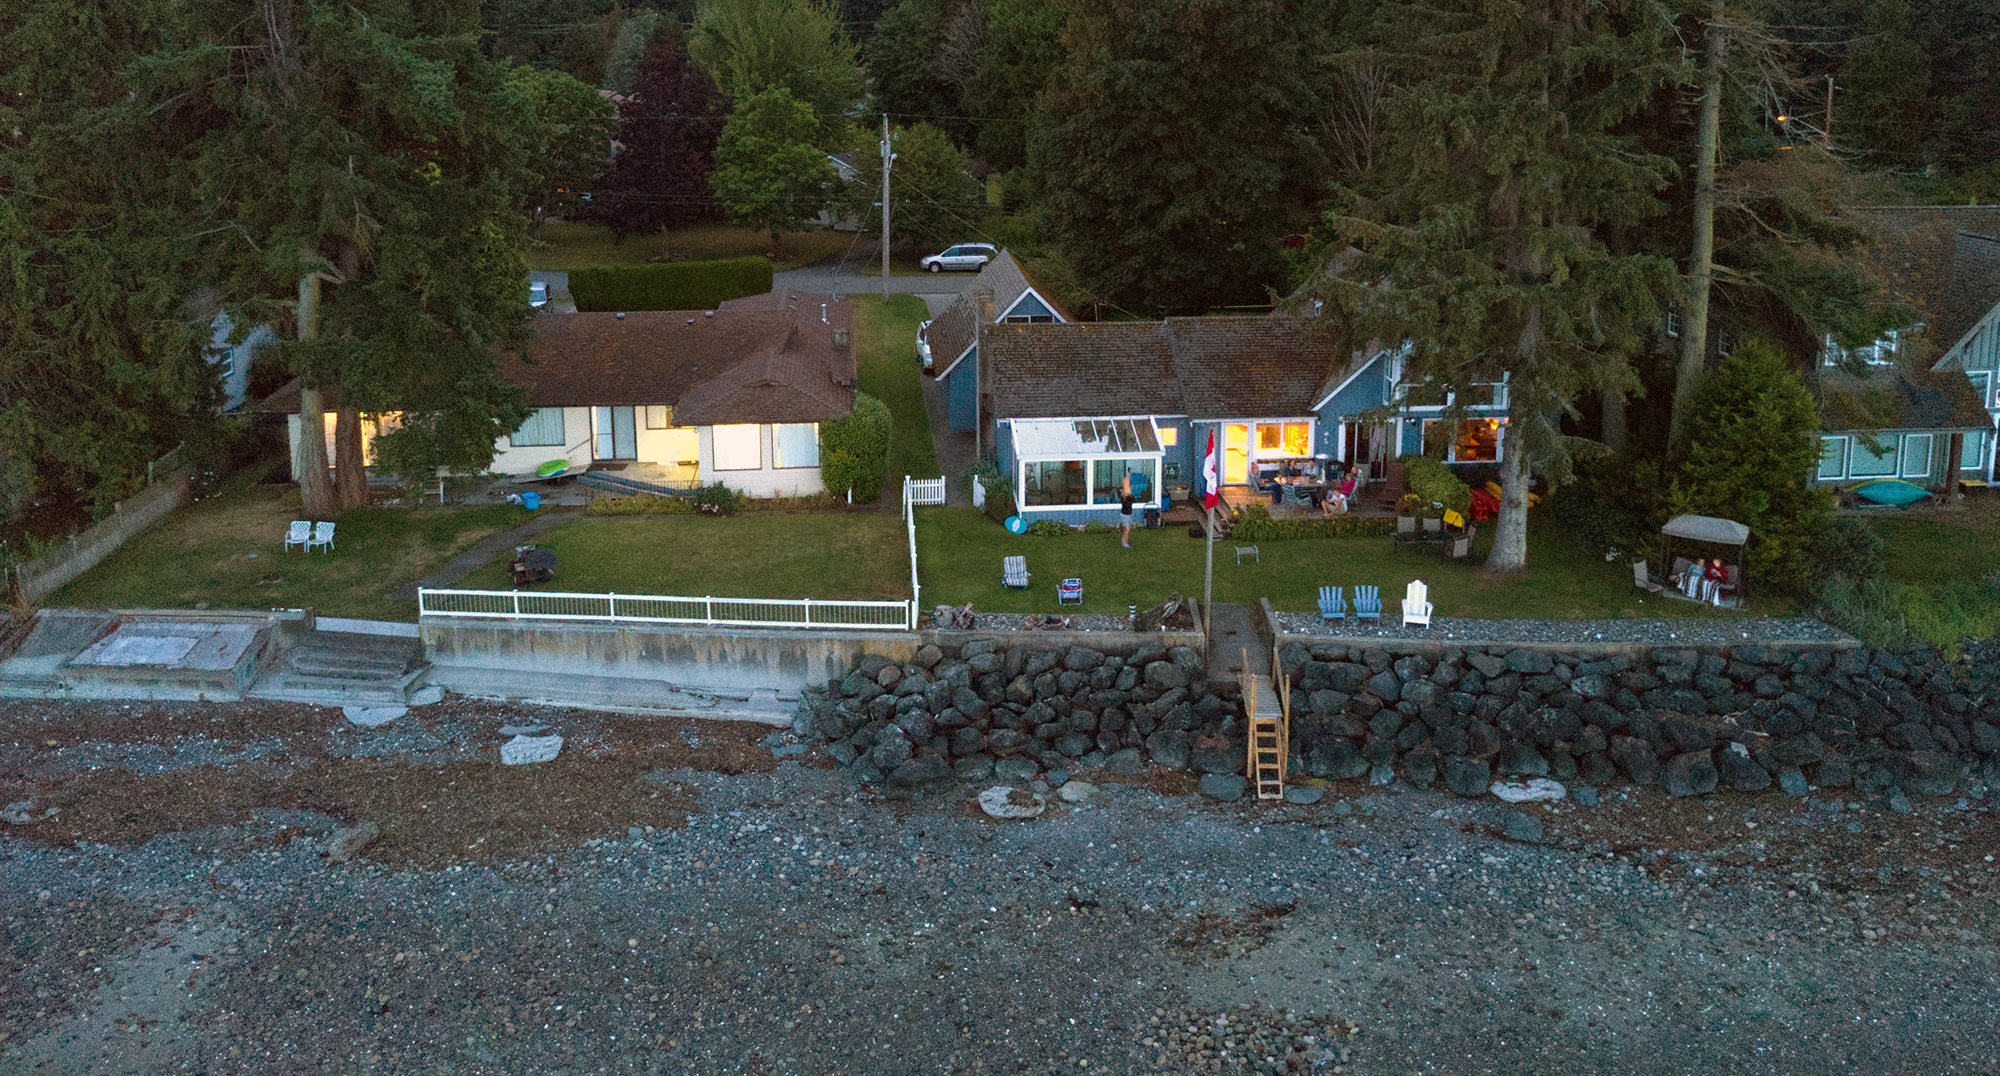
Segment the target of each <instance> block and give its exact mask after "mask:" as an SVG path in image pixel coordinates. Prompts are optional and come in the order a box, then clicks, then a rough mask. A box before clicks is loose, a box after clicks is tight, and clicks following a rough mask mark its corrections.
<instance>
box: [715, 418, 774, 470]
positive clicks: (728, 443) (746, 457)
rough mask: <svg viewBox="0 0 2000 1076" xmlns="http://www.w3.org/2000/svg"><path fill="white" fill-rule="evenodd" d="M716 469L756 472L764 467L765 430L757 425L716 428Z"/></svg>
mask: <svg viewBox="0 0 2000 1076" xmlns="http://www.w3.org/2000/svg"><path fill="white" fill-rule="evenodd" d="M712 429H713V430H714V431H715V434H714V436H715V469H716V470H718V471H755V470H757V469H759V468H761V467H763V466H764V453H763V448H764V444H763V442H764V438H763V437H762V434H763V431H764V428H763V427H762V426H759V425H757V424H755V423H750V424H747V425H737V426H715V427H712Z"/></svg>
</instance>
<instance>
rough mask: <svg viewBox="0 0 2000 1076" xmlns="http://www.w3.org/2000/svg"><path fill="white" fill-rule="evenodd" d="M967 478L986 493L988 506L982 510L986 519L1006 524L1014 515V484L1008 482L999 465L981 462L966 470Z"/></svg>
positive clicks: (985, 461)
mask: <svg viewBox="0 0 2000 1076" xmlns="http://www.w3.org/2000/svg"><path fill="white" fill-rule="evenodd" d="M965 477H966V480H967V481H968V482H972V483H974V484H976V485H978V486H979V487H980V488H982V489H983V490H985V491H986V504H985V505H984V506H983V507H982V508H981V509H980V511H982V512H985V513H986V518H988V519H990V520H992V521H993V522H995V523H1004V522H1006V521H1007V517H1008V516H1011V515H1013V514H1014V483H1013V482H1011V481H1008V479H1007V476H1006V475H1005V474H1004V473H1002V472H1001V470H1000V465H999V464H997V463H994V462H993V461H991V460H981V461H979V462H978V463H975V464H973V465H972V466H970V467H967V468H966V469H965Z"/></svg>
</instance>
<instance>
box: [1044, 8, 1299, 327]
mask: <svg viewBox="0 0 2000 1076" xmlns="http://www.w3.org/2000/svg"><path fill="white" fill-rule="evenodd" d="M1304 6H1305V5H1303V4H1301V3H1298V2H1295V0H1171V2H1167V3H1161V2H1159V0H1103V2H1099V3H1092V4H1088V5H1081V6H1079V7H1077V8H1075V9H1073V10H1072V13H1071V16H1070V22H1069V29H1068V34H1067V36H1066V38H1065V40H1064V51H1065V54H1066V57H1067V59H1066V61H1065V63H1064V65H1063V67H1062V69H1061V71H1060V72H1058V74H1057V76H1056V78H1055V81H1054V82H1053V83H1052V84H1051V85H1050V86H1049V88H1048V91H1047V93H1046V95H1045V96H1044V98H1043V108H1042V112H1041V115H1040V117H1039V118H1038V122H1039V124H1040V126H1039V127H1038V129H1037V130H1036V131H1035V133H1034V135H1033V141H1032V144H1031V146H1030V149H1029V160H1030V167H1031V169H1032V170H1033V171H1034V172H1035V173H1037V174H1038V176H1039V178H1040V181H1041V185H1042V192H1043V204H1044V208H1045V210H1046V212H1047V213H1048V216H1049V219H1050V222H1051V223H1052V224H1053V225H1054V230H1055V232H1056V234H1057V235H1059V236H1060V237H1061V243H1062V249H1063V251H1064V253H1065V255H1066V256H1067V257H1068V258H1069V259H1070V261H1071V262H1072V263H1073V264H1074V265H1075V266H1076V270H1077V275H1078V276H1079V277H1080V278H1081V279H1082V280H1083V281H1084V283H1085V284H1086V285H1087V286H1088V287H1090V288H1091V289H1093V290H1094V291H1096V292H1098V293H1099V294H1101V295H1103V296H1104V297H1105V298H1106V299H1108V300H1110V301H1112V302H1114V303H1118V304H1121V305H1123V306H1126V307H1128V308H1131V309H1134V310H1146V311H1159V312H1166V311H1170V312H1176V313H1201V312H1203V311H1206V310H1208V309H1211V308H1213V307H1216V306H1221V305H1225V304H1228V303H1239V302H1257V301H1260V300H1262V299H1263V298H1264V297H1265V291H1264V290H1265V289H1266V288H1269V287H1271V286H1274V285H1276V284H1277V283H1279V282H1280V273H1281V268H1282V267H1281V264H1280V261H1279V256H1278V249H1279V247H1278V239H1279V237H1280V236H1283V235H1285V234H1287V233H1290V232H1296V231H1300V230H1302V229H1303V226H1304V223H1305V221H1306V219H1307V216H1306V214H1307V210H1308V206H1309V205H1310V204H1311V203H1312V201H1313V200H1314V198H1315V197H1316V195H1317V193H1318V190H1319V184H1320V182H1321V180H1322V178H1323V167H1324V158H1323V157H1322V155H1321V154H1320V152H1319V147H1318V146H1317V145H1316V144H1315V143H1314V141H1313V140H1312V138H1311V137H1310V136H1309V135H1308V134H1307V122H1308V119H1307V118H1308V117H1309V116H1312V115H1314V114H1316V113H1317V111H1318V105H1317V102H1316V100H1315V98H1314V95H1313V92H1312V89H1311V87H1310V85H1309V84H1308V83H1307V81H1306V80H1305V78H1304V77H1303V71H1304V66H1305V65H1304V56H1305V53H1306V49H1305V48H1304V44H1303V42H1304V37H1303V36H1302V35H1303V32H1304V31H1303V29H1302V23H1305V22H1307V21H1308V20H1305V19H1303V18H1302V15H1301V13H1302V9H1303V8H1304ZM1195 72H1199V75H1198V77H1196V76H1194V75H1193V73H1195Z"/></svg>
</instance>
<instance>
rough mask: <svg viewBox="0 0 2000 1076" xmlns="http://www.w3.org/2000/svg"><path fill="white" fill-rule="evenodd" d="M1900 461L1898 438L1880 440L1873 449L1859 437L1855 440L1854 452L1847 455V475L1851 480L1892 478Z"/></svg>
mask: <svg viewBox="0 0 2000 1076" xmlns="http://www.w3.org/2000/svg"><path fill="white" fill-rule="evenodd" d="M1899 459H1901V457H1900V456H1898V455H1897V452H1896V438H1894V437H1882V438H1878V439H1877V440H1876V442H1875V444H1874V445H1873V446H1872V447H1871V446H1870V445H1869V444H1868V442H1866V441H1864V440H1862V439H1861V438H1859V437H1857V438H1855V439H1854V450H1853V451H1852V452H1849V453H1848V455H1847V475H1848V477H1849V478H1892V477H1894V476H1895V474H1896V463H1897V461H1898V460H1899Z"/></svg>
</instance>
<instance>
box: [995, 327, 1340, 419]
mask: <svg viewBox="0 0 2000 1076" xmlns="http://www.w3.org/2000/svg"><path fill="white" fill-rule="evenodd" d="M1307 322H1308V319H1305V318H1297V317H1283V316H1273V317H1202V318H1168V319H1166V320H1165V321H1159V322H1104V323H1097V324H1083V325H1061V324H1052V325H987V326H983V327H982V329H981V342H980V359H981V361H982V363H984V364H986V370H987V373H986V384H987V387H988V389H989V390H990V391H991V392H992V394H993V407H994V417H996V418H1062V417H1067V416H1072V415H1188V416H1190V417H1192V418H1196V419H1218V418H1241V417H1257V416H1276V415H1303V414H1305V413H1306V411H1307V409H1308V408H1310V407H1311V405H1312V402H1313V391H1314V389H1316V388H1318V387H1319V386H1320V385H1321V384H1323V383H1324V382H1325V380H1326V377H1327V373H1328V371H1329V370H1331V369H1332V368H1333V364H1334V360H1335V350H1336V349H1335V348H1334V347H1333V346H1332V345H1331V343H1330V342H1328V341H1325V340H1324V338H1322V337H1320V336H1318V335H1317V334H1312V333H1309V332H1308V328H1309V326H1308V324H1307Z"/></svg>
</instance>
